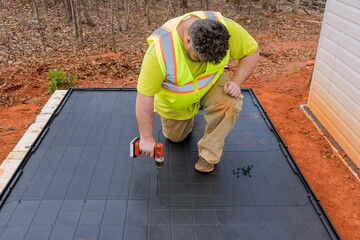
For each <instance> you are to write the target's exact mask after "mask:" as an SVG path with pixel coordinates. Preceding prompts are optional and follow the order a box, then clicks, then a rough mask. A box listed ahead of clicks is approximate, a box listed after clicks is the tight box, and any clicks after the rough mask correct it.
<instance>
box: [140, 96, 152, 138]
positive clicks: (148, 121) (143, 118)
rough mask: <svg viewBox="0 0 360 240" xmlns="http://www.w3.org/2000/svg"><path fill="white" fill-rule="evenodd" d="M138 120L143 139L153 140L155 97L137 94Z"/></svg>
mask: <svg viewBox="0 0 360 240" xmlns="http://www.w3.org/2000/svg"><path fill="white" fill-rule="evenodd" d="M136 120H137V123H138V127H139V132H140V137H141V138H143V139H151V138H153V122H154V97H149V96H145V95H143V94H141V93H138V94H137V98H136Z"/></svg>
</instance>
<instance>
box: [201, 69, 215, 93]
mask: <svg viewBox="0 0 360 240" xmlns="http://www.w3.org/2000/svg"><path fill="white" fill-rule="evenodd" d="M216 74H217V72H216V73H214V74H211V75H210V76H208V77H206V78H203V79H201V80H197V82H198V88H199V90H200V89H202V88H204V87H206V86H207V85H209V84H210V83H211V82H212V80H213V79H214V77H215V76H216Z"/></svg>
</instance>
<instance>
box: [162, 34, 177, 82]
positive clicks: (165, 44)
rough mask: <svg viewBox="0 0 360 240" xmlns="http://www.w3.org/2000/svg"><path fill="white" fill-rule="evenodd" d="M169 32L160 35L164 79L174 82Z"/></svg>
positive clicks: (172, 54)
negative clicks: (163, 57) (163, 61)
mask: <svg viewBox="0 0 360 240" xmlns="http://www.w3.org/2000/svg"><path fill="white" fill-rule="evenodd" d="M170 34H171V33H169V34H167V35H165V36H163V37H161V41H162V48H163V52H164V56H165V66H166V79H167V81H169V82H170V83H173V84H175V74H176V73H175V63H174V57H175V56H174V53H173V48H172V44H171V38H170Z"/></svg>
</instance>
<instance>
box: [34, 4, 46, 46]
mask: <svg viewBox="0 0 360 240" xmlns="http://www.w3.org/2000/svg"><path fill="white" fill-rule="evenodd" d="M33 2H34V7H35V15H36V19H37V22H38V27H39V32H40V35H41V41H42V44H43V45H44V46H45V35H44V32H43V29H42V27H41V22H40V17H39V8H38V4H37V2H36V0H33Z"/></svg>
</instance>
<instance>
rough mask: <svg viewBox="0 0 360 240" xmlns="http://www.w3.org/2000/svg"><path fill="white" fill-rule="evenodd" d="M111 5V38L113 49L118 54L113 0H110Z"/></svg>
mask: <svg viewBox="0 0 360 240" xmlns="http://www.w3.org/2000/svg"><path fill="white" fill-rule="evenodd" d="M110 5H111V38H112V48H113V51H114V52H115V53H116V44H115V33H114V7H113V0H110Z"/></svg>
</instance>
